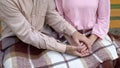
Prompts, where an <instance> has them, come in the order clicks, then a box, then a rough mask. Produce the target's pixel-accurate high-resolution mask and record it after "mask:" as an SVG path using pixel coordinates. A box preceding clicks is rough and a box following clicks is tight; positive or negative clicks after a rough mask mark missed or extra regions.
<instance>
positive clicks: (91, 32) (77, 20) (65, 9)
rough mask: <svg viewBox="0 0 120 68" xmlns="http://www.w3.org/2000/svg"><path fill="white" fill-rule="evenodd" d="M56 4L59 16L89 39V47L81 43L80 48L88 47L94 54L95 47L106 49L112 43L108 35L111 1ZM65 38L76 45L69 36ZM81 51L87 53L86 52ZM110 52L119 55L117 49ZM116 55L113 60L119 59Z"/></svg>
mask: <svg viewBox="0 0 120 68" xmlns="http://www.w3.org/2000/svg"><path fill="white" fill-rule="evenodd" d="M55 2H56V6H57V11H58V12H59V14H60V15H61V16H62V17H63V18H64V19H65V20H67V21H68V22H69V23H70V24H71V25H73V26H74V27H75V28H76V29H77V30H78V31H79V32H80V33H81V34H83V36H85V35H86V37H87V38H88V40H89V45H86V44H84V43H83V42H82V41H81V45H80V46H83V45H86V46H87V47H88V48H89V50H90V52H93V49H94V48H95V47H98V46H103V47H104V46H108V45H109V44H110V43H112V42H111V41H110V38H109V36H108V35H107V33H108V30H109V24H110V0H90V1H88V0H55ZM65 37H66V39H68V40H69V41H68V42H69V43H70V44H75V43H76V42H73V41H72V39H71V38H70V37H69V36H66V35H65ZM88 40H87V41H88ZM108 41H109V42H108ZM96 43H99V44H96ZM97 45H98V46H97ZM78 46H79V45H78ZM113 47H115V46H114V45H113ZM91 49H92V50H91ZM113 50H114V51H113ZM79 51H80V52H82V53H86V51H82V50H79ZM109 51H110V52H109V53H110V54H111V53H112V52H114V54H117V52H116V49H115V48H112V49H109ZM114 54H113V55H112V54H111V56H112V60H114V59H116V58H117V57H115V56H114ZM103 57H104V56H103ZM97 58H99V59H100V58H101V57H99V56H98V57H97Z"/></svg>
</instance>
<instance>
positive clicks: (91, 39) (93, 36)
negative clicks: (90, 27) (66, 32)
mask: <svg viewBox="0 0 120 68" xmlns="http://www.w3.org/2000/svg"><path fill="white" fill-rule="evenodd" d="M97 38H98V37H97V36H96V35H94V34H91V35H90V37H88V42H89V45H88V48H89V50H91V48H92V45H93V44H94V42H95V41H96V40H97Z"/></svg>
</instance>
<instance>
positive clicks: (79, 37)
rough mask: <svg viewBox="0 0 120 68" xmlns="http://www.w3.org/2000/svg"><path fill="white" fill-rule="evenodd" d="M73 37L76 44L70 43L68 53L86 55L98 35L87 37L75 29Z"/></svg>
mask: <svg viewBox="0 0 120 68" xmlns="http://www.w3.org/2000/svg"><path fill="white" fill-rule="evenodd" d="M72 38H73V40H74V42H75V43H76V44H75V45H68V46H67V47H66V53H67V54H71V55H76V56H79V57H84V56H87V55H89V54H90V51H91V47H92V45H93V43H94V42H95V40H96V39H97V36H96V35H91V36H90V37H86V36H85V35H83V34H81V33H79V32H78V31H75V32H74V33H73V35H72Z"/></svg>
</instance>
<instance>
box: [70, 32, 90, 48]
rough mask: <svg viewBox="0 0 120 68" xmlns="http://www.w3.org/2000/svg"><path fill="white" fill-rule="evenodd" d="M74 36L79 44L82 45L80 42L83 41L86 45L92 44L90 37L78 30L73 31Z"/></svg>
mask: <svg viewBox="0 0 120 68" xmlns="http://www.w3.org/2000/svg"><path fill="white" fill-rule="evenodd" d="M72 38H73V40H74V41H75V43H77V45H78V46H81V44H80V42H83V43H84V44H85V45H89V44H90V43H89V39H88V38H87V37H86V36H85V35H83V34H80V33H79V32H78V31H75V32H74V33H73V35H72Z"/></svg>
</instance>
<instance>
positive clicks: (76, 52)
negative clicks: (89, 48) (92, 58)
mask: <svg viewBox="0 0 120 68" xmlns="http://www.w3.org/2000/svg"><path fill="white" fill-rule="evenodd" d="M75 55H76V56H79V57H83V56H84V55H83V54H81V53H80V52H78V51H75Z"/></svg>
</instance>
